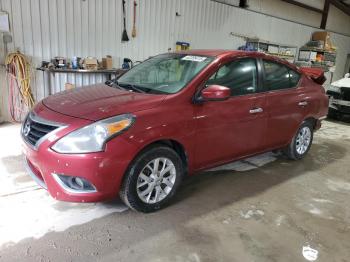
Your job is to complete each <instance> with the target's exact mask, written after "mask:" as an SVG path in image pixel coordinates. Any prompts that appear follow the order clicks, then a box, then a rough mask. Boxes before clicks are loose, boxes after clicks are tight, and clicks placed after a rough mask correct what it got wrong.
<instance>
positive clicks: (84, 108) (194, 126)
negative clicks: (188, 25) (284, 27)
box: [22, 50, 328, 212]
mask: <svg viewBox="0 0 350 262" xmlns="http://www.w3.org/2000/svg"><path fill="white" fill-rule="evenodd" d="M323 81H324V77H323V72H322V71H320V70H318V69H306V68H305V69H300V68H297V67H295V66H294V65H292V64H289V63H287V62H285V61H282V60H279V59H277V58H275V57H271V56H267V55H264V54H261V53H255V52H241V51H225V50H193V51H188V52H181V53H167V54H162V55H158V56H155V57H152V58H150V59H148V60H146V61H145V62H143V63H141V64H139V65H137V66H136V67H134V68H132V69H131V70H130V71H128V72H127V73H125V74H124V75H122V76H120V77H119V78H118V79H116V80H113V81H109V82H106V84H99V85H93V86H87V87H83V88H76V89H74V90H71V91H65V92H62V93H58V94H55V95H52V96H50V97H48V98H46V99H44V100H43V101H41V102H39V103H38V104H37V105H36V106H35V108H34V109H33V110H32V111H31V112H30V113H29V114H28V116H27V118H26V120H25V121H24V123H23V126H22V138H23V141H24V143H23V149H24V154H25V156H26V161H25V163H26V167H27V169H28V172H29V174H30V175H31V176H32V177H33V178H34V179H35V180H36V181H37V182H38V183H39V184H40V185H41V186H42V187H44V188H46V189H47V190H48V191H49V193H50V194H51V195H52V196H53V197H54V198H55V199H59V200H64V201H74V202H92V201H102V200H106V199H110V198H115V197H117V196H118V193H119V195H120V197H121V199H122V200H123V201H124V202H125V203H126V204H127V205H128V206H129V207H131V208H132V209H135V210H138V211H142V212H152V211H155V210H158V209H160V208H162V207H164V206H166V205H167V204H168V203H169V202H170V200H171V199H172V198H173V196H174V194H175V193H176V190H177V189H178V187H179V185H180V184H181V180H182V179H183V178H184V177H185V176H187V175H191V174H193V173H195V172H198V171H200V170H203V169H208V168H211V167H214V166H218V165H221V164H224V163H227V162H231V161H234V160H237V159H240V158H245V157H248V156H252V155H255V154H259V153H262V152H265V151H270V150H275V149H283V152H285V154H286V155H287V156H288V157H289V158H291V159H301V158H303V157H304V156H305V154H306V153H307V152H308V150H309V149H310V146H311V144H312V138H313V132H314V131H315V130H316V129H318V128H320V126H321V124H320V122H321V120H322V119H324V118H325V116H326V115H327V110H328V98H327V96H326V95H325V91H324V89H323V88H322V86H321V85H320V84H322V83H323Z"/></svg>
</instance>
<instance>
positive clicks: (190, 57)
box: [181, 55, 207, 62]
mask: <svg viewBox="0 0 350 262" xmlns="http://www.w3.org/2000/svg"><path fill="white" fill-rule="evenodd" d="M205 59H207V58H206V57H203V56H193V55H187V56H184V57H183V58H181V60H187V61H193V62H203V61H204V60H205Z"/></svg>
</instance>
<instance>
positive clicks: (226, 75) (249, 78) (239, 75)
mask: <svg viewBox="0 0 350 262" xmlns="http://www.w3.org/2000/svg"><path fill="white" fill-rule="evenodd" d="M207 85H222V86H226V87H228V88H230V89H231V95H232V96H239V95H245V94H251V93H255V92H256V91H257V68H256V60H255V59H242V60H239V61H232V62H230V63H228V64H226V65H224V66H222V67H221V68H220V69H219V70H218V71H217V72H216V73H215V74H214V75H212V76H211V77H210V79H209V80H208V81H207Z"/></svg>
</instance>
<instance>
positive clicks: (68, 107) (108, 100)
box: [43, 84, 166, 121]
mask: <svg viewBox="0 0 350 262" xmlns="http://www.w3.org/2000/svg"><path fill="white" fill-rule="evenodd" d="M165 97H166V95H153V94H143V93H135V92H130V91H124V90H120V89H117V88H113V87H110V86H107V85H104V84H99V85H92V86H85V87H79V88H75V89H72V90H69V91H64V92H61V93H57V94H55V95H52V96H49V97H47V98H45V99H44V100H43V104H44V105H45V106H46V107H48V108H49V109H51V110H53V111H56V112H58V113H61V114H65V115H68V116H73V117H77V118H82V119H88V120H92V121H97V120H100V119H103V118H107V117H111V116H115V115H119V114H124V113H133V112H137V111H141V110H145V109H150V108H154V107H156V106H157V105H159V104H160V103H161V102H162V101H163V100H164V99H165Z"/></svg>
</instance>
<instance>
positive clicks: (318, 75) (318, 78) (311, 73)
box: [300, 67, 327, 85]
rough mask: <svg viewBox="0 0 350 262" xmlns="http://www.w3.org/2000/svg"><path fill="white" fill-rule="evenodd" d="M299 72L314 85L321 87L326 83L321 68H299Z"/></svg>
mask: <svg viewBox="0 0 350 262" xmlns="http://www.w3.org/2000/svg"><path fill="white" fill-rule="evenodd" d="M300 71H301V72H302V73H304V74H305V75H307V76H308V77H310V78H311V79H312V80H313V81H314V82H315V83H317V84H319V85H322V84H323V83H324V82H326V80H327V78H326V77H325V75H324V70H323V69H322V68H316V67H300Z"/></svg>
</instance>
